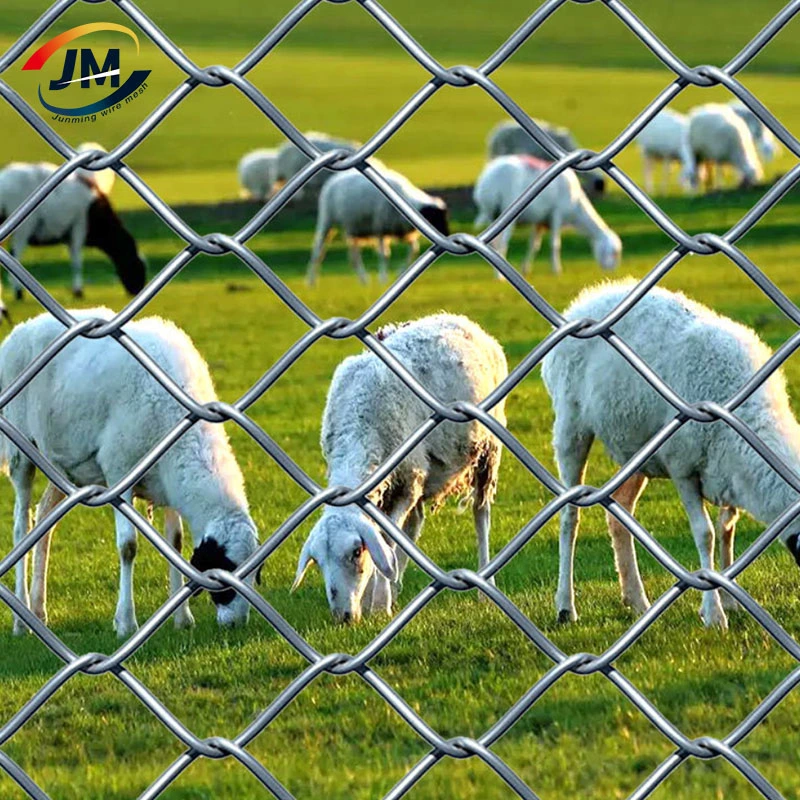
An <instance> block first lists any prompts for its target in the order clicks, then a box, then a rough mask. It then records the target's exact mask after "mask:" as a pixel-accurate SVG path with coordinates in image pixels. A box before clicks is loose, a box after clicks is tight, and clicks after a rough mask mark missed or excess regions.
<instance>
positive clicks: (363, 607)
mask: <svg viewBox="0 0 800 800" xmlns="http://www.w3.org/2000/svg"><path fill="white" fill-rule="evenodd" d="M378 336H379V337H380V338H382V339H383V343H384V345H385V346H386V347H387V348H388V349H389V350H390V351H391V352H392V354H393V355H394V356H395V357H396V358H397V359H398V360H399V361H400V362H402V363H403V365H404V366H405V367H406V368H407V369H408V370H409V371H410V372H411V373H412V374H413V375H414V376H415V377H416V378H417V379H418V380H419V381H420V382H421V383H422V384H423V385H424V386H425V387H426V388H427V389H428V390H429V391H430V392H431V393H432V394H433V395H435V396H436V397H437V398H438V399H439V400H441V401H442V402H445V403H452V402H454V401H466V402H470V403H477V402H480V401H481V400H483V399H484V398H485V397H487V396H488V395H489V394H490V392H491V391H492V390H493V389H494V388H495V387H496V386H497V385H498V384H499V383H500V382H501V381H502V380H503V379H504V378H505V377H506V375H507V372H508V368H507V365H506V359H505V354H504V353H503V349H502V348H501V347H500V345H499V344H498V343H497V342H496V341H495V340H494V339H493V338H492V337H491V336H489V335H488V334H487V333H486V332H485V331H483V330H482V329H481V328H480V327H479V326H478V325H476V324H475V323H474V322H471V321H470V320H468V319H467V318H466V317H461V316H454V315H451V314H436V315H433V316H430V317H424V318H422V319H418V320H415V321H413V322H408V323H404V324H402V325H399V326H397V327H395V326H389V327H388V329H385V330H383V331H381V332H379V334H378ZM491 414H492V415H493V416H494V417H495V418H496V419H497V420H498V421H500V422H501V423H503V424H505V411H504V404H503V402H500V403H498V404H497V405H496V406H495V407H494V408H493V409H492V410H491ZM430 415H431V411H430V409H429V408H428V407H427V406H426V405H425V404H424V403H423V402H422V401H421V400H419V399H418V398H417V397H416V395H414V394H412V392H411V391H410V390H409V389H408V388H407V387H406V386H404V384H403V383H402V382H401V380H400V379H399V378H398V377H397V376H396V375H395V374H394V373H393V372H392V371H391V370H390V369H389V367H387V366H386V365H385V364H384V363H383V361H381V360H380V359H379V358H378V357H377V356H376V355H374V354H372V353H365V354H363V355H358V356H351V357H350V358H347V359H345V360H344V361H343V362H342V363H341V364H340V365H339V366H338V367H337V369H336V372H335V373H334V376H333V381H332V383H331V387H330V391H329V392H328V399H327V404H326V406H325V414H324V416H323V420H322V451H323V454H324V456H325V460H326V462H327V465H328V483H329V484H330V485H344V486H350V487H355V486H358V485H359V484H360V483H361V482H362V481H364V480H365V479H366V478H368V477H369V476H370V474H372V472H373V471H374V470H375V469H376V467H378V466H379V465H380V464H381V463H382V462H383V461H385V460H386V459H387V458H388V457H389V456H390V455H391V454H392V452H393V451H395V450H396V449H397V448H398V447H399V446H400V445H401V444H403V442H404V441H406V440H407V439H408V438H409V437H410V436H411V435H412V434H413V433H414V431H415V430H416V429H417V428H418V427H419V426H420V425H421V424H422V423H423V422H424V421H425V420H426V419H428V418H429V417H430ZM500 454H501V445H500V442H499V441H498V440H497V439H496V438H495V436H494V435H493V434H491V433H490V432H489V431H488V430H487V429H485V428H484V427H483V426H481V425H480V424H478V423H476V422H470V423H456V422H445V423H443V424H442V425H440V426H439V427H438V428H436V429H435V430H434V431H432V432H431V433H429V434H428V436H426V437H425V439H424V441H423V442H421V443H420V444H419V445H418V446H417V447H415V448H414V450H413V451H412V452H411V453H410V454H409V455H408V456H407V457H406V458H405V459H404V460H403V462H402V463H401V464H400V465H399V466H398V467H397V468H396V469H395V470H394V471H393V472H392V473H391V474H390V475H389V476H388V477H387V478H386V480H384V481H383V482H382V483H381V485H380V486H378V487H377V488H376V489H375V490H374V491H373V492H372V493H371V495H370V499H371V500H372V501H373V502H375V503H376V504H377V505H378V507H379V508H381V510H382V511H383V512H384V513H385V514H386V515H387V516H389V517H390V518H391V519H392V520H393V521H394V523H395V524H396V525H398V526H399V527H400V528H402V529H403V531H404V532H405V533H406V535H407V536H408V537H409V538H410V539H411V540H416V539H417V537H418V536H419V534H420V530H421V528H422V523H423V519H424V504H425V503H430V504H432V505H433V507H434V509H435V508H437V507H438V506H439V505H441V504H442V503H443V502H444V501H445V499H446V498H447V497H448V496H451V495H456V496H458V495H461V496H465V495H466V496H467V497H471V499H472V502H473V514H474V521H475V530H476V534H477V538H478V563H479V564H480V566H481V567H482V566H484V565H485V564H487V563H488V561H489V527H490V507H491V504H492V502H493V500H494V496H495V491H496V489H497V477H498V470H499V466H500ZM406 562H407V556H406V555H405V553H404V552H403V551H399V552H398V553H397V554H396V553H395V549H394V545H390V544H388V543H387V541H386V540H385V538H384V536H383V535H382V534H381V532H380V530H379V529H378V527H377V526H376V525H375V523H374V522H372V521H371V519H370V518H368V517H367V516H365V515H364V514H363V513H362V512H361V511H360V510H359V509H358V508H356V507H341V508H336V507H327V508H326V509H325V510H324V512H323V514H322V517H321V519H320V520H319V521H318V522H317V524H316V525H315V526H314V529H313V530H312V531H311V533H310V535H309V537H308V539H307V540H306V542H305V544H304V545H303V549H302V552H301V553H300V558H299V561H298V564H297V575H296V577H295V581H294V587H293V588H294V589H296V588H297V587H298V586H299V585H300V583H301V581H302V580H303V577H304V576H305V574H306V571H307V570H308V568H309V566H311V565H312V564H314V563H316V564H317V565H318V566H319V568H320V570H321V572H322V575H323V577H324V580H325V587H326V592H327V597H328V602H329V605H330V608H331V611H332V613H333V615H334V617H335V618H336V619H337V620H339V621H343V622H357V621H358V620H359V619H360V618H361V615H362V611H364V612H377V611H385V612H388V613H391V610H392V602H393V595H394V598H396V596H397V593H398V591H399V587H400V582H401V579H402V576H403V571H404V569H405V566H406Z"/></svg>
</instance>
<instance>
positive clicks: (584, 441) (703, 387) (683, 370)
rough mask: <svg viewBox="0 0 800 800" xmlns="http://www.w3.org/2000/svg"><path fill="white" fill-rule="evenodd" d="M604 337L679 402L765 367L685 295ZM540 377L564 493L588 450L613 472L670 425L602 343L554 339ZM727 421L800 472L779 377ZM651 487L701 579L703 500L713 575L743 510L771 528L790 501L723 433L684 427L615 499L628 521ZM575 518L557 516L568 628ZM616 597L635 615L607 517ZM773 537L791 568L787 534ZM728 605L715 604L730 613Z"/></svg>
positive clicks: (750, 345)
mask: <svg viewBox="0 0 800 800" xmlns="http://www.w3.org/2000/svg"><path fill="white" fill-rule="evenodd" d="M633 286H634V282H633V281H624V282H619V283H610V284H603V285H601V286H597V287H594V288H591V289H587V290H585V291H584V292H582V293H581V294H580V295H579V296H578V298H577V299H576V300H575V301H574V302H573V303H572V305H571V306H570V307H569V308H568V309H567V311H566V312H565V316H566V318H567V319H570V320H572V319H579V318H584V317H585V318H589V319H595V320H599V319H602V318H603V317H604V316H606V315H607V314H608V313H609V312H610V311H611V310H612V309H613V308H614V307H615V306H616V305H617V304H618V303H620V302H621V301H622V299H623V298H624V297H625V296H626V295H627V294H628V293H629V291H630V290H631V289H632V288H633ZM614 331H615V333H617V334H618V335H619V337H620V338H621V339H622V340H623V341H624V342H625V343H626V344H627V345H628V346H629V347H630V348H631V349H633V350H634V351H635V352H636V353H638V354H639V356H641V358H642V359H644V361H645V362H646V363H647V364H648V366H649V367H650V368H651V369H652V370H653V371H654V372H655V373H656V374H657V375H658V376H659V377H660V378H661V379H662V380H664V381H665V382H666V383H667V384H668V385H669V386H670V387H671V388H672V389H673V390H674V391H675V392H677V394H678V395H680V396H681V397H682V398H683V399H684V400H686V401H687V402H690V403H696V402H699V401H712V402H716V403H723V402H725V401H727V400H728V399H730V398H731V397H733V396H734V395H735V394H736V392H737V391H738V390H739V389H741V387H742V386H743V385H744V384H745V382H746V381H747V380H748V379H749V378H750V377H751V376H752V375H753V374H754V373H755V372H756V371H757V370H758V369H760V368H761V367H762V366H763V365H764V364H765V363H766V361H767V360H768V359H769V357H770V355H771V354H770V351H769V349H768V348H767V347H766V346H765V345H764V343H763V342H762V341H761V340H760V339H759V338H758V336H757V335H756V334H755V332H754V331H752V330H751V329H750V328H746V327H745V326H744V325H740V324H739V323H737V322H734V321H733V320H730V319H728V318H726V317H722V316H719V315H718V314H716V313H714V312H713V311H711V310H710V309H708V308H706V307H705V306H702V305H700V304H699V303H695V302H693V301H692V300H689V299H688V298H686V297H685V296H684V295H682V294H679V293H675V292H669V291H666V290H665V289H660V288H655V289H651V290H650V291H649V292H648V293H647V294H646V295H645V296H644V297H643V298H642V299H641V300H639V302H638V303H636V304H635V305H634V306H633V308H632V309H631V310H630V311H628V312H627V313H626V314H625V316H623V317H622V318H621V319H620V320H619V321H618V322H616V323H614ZM542 377H543V378H544V382H545V385H546V387H547V390H548V391H549V393H550V397H551V398H552V401H553V408H554V410H555V424H554V428H553V446H554V448H555V454H556V459H557V461H558V466H559V471H560V474H561V480H562V481H563V483H564V484H565V485H566V486H574V485H576V484H579V483H581V482H582V481H583V477H584V473H585V469H586V462H587V459H588V456H589V449H590V447H591V445H592V442H593V440H594V439H599V440H600V441H601V442H602V443H603V445H604V446H605V448H606V451H607V452H608V454H609V456H611V458H612V459H613V460H614V461H615V463H617V464H625V463H626V462H627V461H629V460H630V459H631V458H632V457H633V456H634V455H635V454H636V453H637V452H638V451H639V450H640V449H641V448H642V447H644V446H645V445H646V444H647V443H648V442H649V441H650V439H652V437H654V436H655V435H656V434H657V433H658V432H659V431H660V430H661V429H662V428H663V427H664V426H665V425H667V424H668V423H669V422H670V421H671V420H673V419H674V418H675V416H676V413H677V412H676V410H675V408H674V407H673V406H671V405H669V404H668V403H667V402H666V401H665V400H664V399H663V398H662V397H661V395H659V394H658V393H657V392H656V391H655V390H654V389H652V388H651V387H650V386H649V384H647V383H646V382H645V381H644V379H643V378H642V377H641V376H640V375H639V374H638V373H637V372H636V371H635V370H634V369H633V367H631V366H630V365H629V364H628V362H627V361H626V360H625V359H624V358H623V357H622V356H621V355H620V354H619V353H617V351H616V350H614V349H613V348H612V347H611V345H609V344H608V343H607V342H606V341H605V340H603V339H601V338H599V337H597V338H592V339H585V340H584V339H571V338H570V339H565V340H564V341H563V342H561V343H560V344H559V345H558V346H557V347H555V348H554V349H553V350H551V351H550V352H549V353H548V354H547V356H545V358H544V361H543V362H542ZM736 414H737V415H738V416H739V418H740V419H741V420H742V421H743V422H744V423H746V424H747V425H749V426H750V427H751V428H752V429H753V430H755V431H756V433H757V434H758V435H759V436H760V437H761V439H762V440H763V441H764V442H765V443H766V444H767V445H768V446H769V447H771V448H772V449H773V450H774V451H775V452H776V453H777V454H778V455H779V456H780V457H781V458H782V459H783V460H784V462H785V463H787V464H788V465H789V466H790V467H792V468H794V469H795V470H797V469H798V467H800V426H799V425H798V423H797V421H796V420H795V418H794V416H793V414H792V412H791V409H790V407H789V399H788V397H787V394H786V384H785V381H784V378H783V375H782V374H780V373H774V374H773V375H772V376H771V377H770V378H769V379H768V380H767V381H766V383H764V384H763V386H762V387H761V388H759V389H758V391H756V392H755V394H753V395H752V396H751V397H750V398H749V399H748V400H746V401H745V402H744V403H743V404H742V405H741V406H739V407H738V409H737V411H736ZM650 478H669V479H670V480H671V481H672V482H673V483H674V484H675V488H676V489H677V490H678V494H679V496H680V499H681V502H682V503H683V507H684V509H685V510H686V514H687V516H688V517H689V524H690V527H691V530H692V534H693V536H694V540H695V543H696V545H697V550H698V552H699V554H700V566H701V567H702V568H703V569H713V568H714V529H713V527H712V525H711V520H710V519H709V516H708V512H707V511H706V508H705V505H704V501H707V502H708V503H711V504H713V505H716V506H720V507H721V509H722V511H721V512H720V518H719V523H718V525H719V529H720V533H721V538H722V542H723V547H722V557H721V561H722V568H723V569H724V568H726V567H727V566H729V565H730V563H731V562H732V561H733V530H734V525H735V522H736V516H737V515H738V511H737V509H740V508H741V509H744V510H746V511H748V512H749V513H751V514H752V515H753V516H754V517H755V518H756V519H759V520H761V521H762V522H765V523H770V522H772V521H773V520H774V519H775V518H776V517H778V516H779V515H780V514H781V513H782V512H783V511H784V510H785V509H786V508H787V507H788V506H789V505H790V504H791V503H793V502H795V501H796V500H797V493H796V492H795V491H794V490H793V489H792V488H791V487H790V486H789V485H788V484H786V483H785V482H784V481H783V479H782V478H780V477H779V476H778V474H777V473H775V472H773V470H772V469H771V468H770V467H769V465H768V464H767V463H766V462H764V461H763V460H762V458H761V456H759V455H758V454H757V453H756V451H755V450H753V449H751V447H750V446H749V445H748V444H747V443H746V442H745V441H744V439H742V438H741V437H740V436H739V434H738V433H736V432H735V431H734V430H733V429H732V428H730V427H729V426H728V425H726V424H724V423H722V422H718V423H714V424H701V423H688V424H686V425H684V426H683V427H682V428H681V429H680V430H679V431H678V432H677V433H675V434H674V435H673V436H671V437H670V438H669V439H667V440H666V441H665V442H664V443H663V444H662V445H661V447H660V448H659V449H658V451H657V452H656V453H655V454H654V455H653V456H652V457H651V458H650V459H649V460H648V461H647V462H646V463H645V464H644V465H643V467H642V468H641V471H640V472H638V473H636V474H634V475H633V476H632V477H630V478H629V479H628V480H627V482H626V483H624V484H623V485H622V486H621V487H620V488H619V489H618V490H617V492H616V493H615V495H614V498H615V500H616V501H617V502H618V503H619V504H620V505H621V506H622V507H623V508H625V509H626V510H627V511H628V512H629V513H631V514H633V513H634V512H635V509H636V503H637V501H638V499H639V497H640V495H641V493H642V491H643V490H644V488H645V486H646V484H647V481H648V479H650ZM578 514H579V512H578V509H577V508H575V507H572V506H567V507H566V508H564V510H563V511H562V512H561V534H560V541H559V545H560V568H559V581H558V592H557V594H556V610H557V612H558V618H559V621H564V622H566V621H569V620H575V619H577V614H576V612H575V598H574V588H573V553H574V547H575V539H576V536H577V531H578ZM608 525H609V532H610V534H611V541H612V543H613V546H614V553H615V561H616V565H617V572H618V573H619V579H620V585H621V587H622V596H623V599H624V601H625V602H626V603H628V604H629V605H631V606H632V607H633V608H634V609H635V610H636V611H638V612H643V611H645V610H646V609H647V608H648V607H649V602H648V600H647V595H646V594H645V591H644V587H643V585H642V581H641V577H640V575H639V568H638V565H637V563H636V553H635V551H634V546H633V539H632V536H631V534H630V533H629V532H628V530H627V529H626V528H625V527H624V526H623V525H622V524H621V523H619V522H618V521H617V520H616V519H615V518H614V517H612V516H611V515H608ZM781 539H782V540H783V542H784V543H785V544H786V546H787V547H788V548H789V550H790V552H791V553H792V554H793V555H794V556H795V558H796V559H797V560H798V563H800V538H798V524H797V523H795V524H793V525H791V526H790V527H789V528H788V529H787V530H786V531H784V532H783V533H782V534H781ZM731 600H732V598H726V603H725V605H729V604H730V601H731ZM700 613H701V616H702V618H703V620H704V622H705V624H706V625H718V626H721V627H726V625H727V619H726V616H725V612H724V611H723V605H722V603H721V602H720V598H719V596H718V592H717V591H708V592H706V593H705V595H704V598H703V603H702V607H701V612H700Z"/></svg>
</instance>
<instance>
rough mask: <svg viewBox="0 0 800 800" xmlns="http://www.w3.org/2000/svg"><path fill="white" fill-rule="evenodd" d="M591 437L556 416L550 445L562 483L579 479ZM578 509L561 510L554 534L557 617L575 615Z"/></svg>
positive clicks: (571, 618)
mask: <svg viewBox="0 0 800 800" xmlns="http://www.w3.org/2000/svg"><path fill="white" fill-rule="evenodd" d="M593 441H594V434H591V433H586V432H584V431H579V430H576V429H575V428H574V426H573V425H571V424H569V423H567V422H565V421H564V420H563V419H558V418H557V419H556V425H555V431H554V436H553V446H554V448H555V453H556V461H557V462H558V471H559V475H560V476H561V481H562V483H564V485H565V486H567V487H571V486H577V485H578V484H580V483H583V476H584V475H585V473H586V461H587V459H588V458H589V450H590V449H591V447H592V442H593ZM579 522H580V511H579V509H578V508H576V507H575V506H572V505H567V506H565V507H564V508H563V509H562V511H561V530H560V533H559V538H558V589H557V591H556V613H557V614H558V621H559V622H561V623H564V622H574V621H575V620H576V619H578V613H577V611H576V610H575V580H574V566H575V565H574V562H575V541H576V539H577V536H578V524H579Z"/></svg>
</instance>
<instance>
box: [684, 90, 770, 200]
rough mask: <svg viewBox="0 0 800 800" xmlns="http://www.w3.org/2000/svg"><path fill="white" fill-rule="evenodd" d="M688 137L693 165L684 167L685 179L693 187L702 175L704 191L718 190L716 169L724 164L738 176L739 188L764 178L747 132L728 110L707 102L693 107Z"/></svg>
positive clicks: (738, 118)
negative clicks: (705, 189) (731, 167)
mask: <svg viewBox="0 0 800 800" xmlns="http://www.w3.org/2000/svg"><path fill="white" fill-rule="evenodd" d="M687 136H688V142H689V149H690V150H691V153H692V159H693V161H694V162H695V163H691V164H687V166H686V167H685V170H684V179H685V180H687V181H688V182H689V183H690V184H691V185H692V186H693V187H697V186H698V184H699V181H700V177H701V176H702V177H704V178H705V183H706V187H707V188H709V187H711V186H713V187H714V188H716V187H718V186H719V179H720V174H719V168H720V167H721V166H723V165H725V164H730V165H731V166H733V167H734V169H735V170H736V171H737V172H738V173H739V176H740V180H741V185H742V186H753V185H755V184H756V183H758V182H759V181H760V180H761V179H762V178H763V177H764V170H763V168H762V166H761V162H760V161H759V158H758V153H757V152H756V146H755V142H754V141H753V136H752V134H751V133H750V129H749V128H748V127H747V124H746V123H745V122H744V120H743V119H742V118H741V117H740V116H739V115H738V114H736V113H735V112H734V111H733V109H731V108H730V107H728V106H726V105H722V104H721V103H707V104H706V105H703V106H697V107H696V108H693V109H692V110H691V111H690V112H689V129H688V134H687Z"/></svg>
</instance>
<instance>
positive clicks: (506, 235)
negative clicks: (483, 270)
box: [492, 220, 517, 281]
mask: <svg viewBox="0 0 800 800" xmlns="http://www.w3.org/2000/svg"><path fill="white" fill-rule="evenodd" d="M516 224H517V223H516V220H512V221H511V222H509V223H508V225H507V226H506V227H505V229H504V230H502V231H500V233H498V234H497V236H495V237H494V239H493V240H492V247H494V249H495V250H496V251H497V253H498V255H500V256H502V257H503V258H505V259H506V261H507V260H508V245H509V244H510V243H511V234H513V233H514V226H515V225H516ZM495 274H496V275H497V280H499V281H504V280H505V276H504V275H503V273H502V272H500V270H495Z"/></svg>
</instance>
